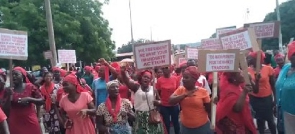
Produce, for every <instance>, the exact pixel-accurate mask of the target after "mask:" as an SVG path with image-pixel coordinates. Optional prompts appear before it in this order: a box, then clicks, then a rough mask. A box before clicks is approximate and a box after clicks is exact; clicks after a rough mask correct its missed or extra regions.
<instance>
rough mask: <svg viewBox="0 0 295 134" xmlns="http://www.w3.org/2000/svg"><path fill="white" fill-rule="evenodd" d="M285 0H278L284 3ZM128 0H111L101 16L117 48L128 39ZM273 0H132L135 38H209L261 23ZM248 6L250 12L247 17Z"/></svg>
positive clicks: (176, 41)
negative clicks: (228, 29) (231, 28)
mask: <svg viewBox="0 0 295 134" xmlns="http://www.w3.org/2000/svg"><path fill="white" fill-rule="evenodd" d="M284 1H287V0H280V3H281V2H284ZM128 3H129V2H128V0H110V3H109V5H105V6H104V7H103V12H104V17H105V18H106V19H108V21H109V23H110V27H111V28H113V35H112V40H114V41H115V42H116V46H117V47H120V46H121V45H122V44H126V43H127V42H128V41H130V40H131V35H130V19H129V4H128ZM275 5H276V1H275V0H131V10H132V22H133V35H134V39H135V40H136V39H139V38H144V39H151V31H152V39H153V40H156V41H160V40H167V39H171V42H172V43H173V44H183V43H192V42H198V41H200V40H201V39H206V38H209V37H210V36H211V35H212V34H213V33H214V32H215V29H216V28H221V27H227V26H237V27H241V26H243V24H244V23H245V22H247V23H249V22H261V21H263V19H264V17H265V15H266V14H267V13H269V12H272V11H274V9H275ZM247 8H249V11H250V13H249V14H248V18H247V17H246V12H247Z"/></svg>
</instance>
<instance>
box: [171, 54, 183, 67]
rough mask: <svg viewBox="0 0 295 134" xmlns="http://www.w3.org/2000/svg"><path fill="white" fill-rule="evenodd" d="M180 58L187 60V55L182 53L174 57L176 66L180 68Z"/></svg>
mask: <svg viewBox="0 0 295 134" xmlns="http://www.w3.org/2000/svg"><path fill="white" fill-rule="evenodd" d="M180 58H185V53H180V54H175V55H174V63H175V64H176V66H179V64H180V62H179V59H180Z"/></svg>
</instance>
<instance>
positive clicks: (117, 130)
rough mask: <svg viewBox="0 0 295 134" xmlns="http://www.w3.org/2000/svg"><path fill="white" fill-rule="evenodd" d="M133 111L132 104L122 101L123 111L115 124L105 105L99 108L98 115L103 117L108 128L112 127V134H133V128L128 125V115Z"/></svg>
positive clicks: (125, 100) (102, 104) (121, 110)
mask: <svg viewBox="0 0 295 134" xmlns="http://www.w3.org/2000/svg"><path fill="white" fill-rule="evenodd" d="M131 111H132V106H131V102H130V101H129V100H127V99H123V98H122V101H121V109H120V112H119V114H118V116H117V120H118V121H117V122H116V123H114V122H113V117H112V116H111V114H110V113H109V111H108V109H107V107H106V105H105V103H101V104H100V105H99V106H98V109H97V111H96V114H97V115H99V116H103V118H104V121H105V123H106V126H107V127H110V132H111V134H131V127H130V126H129V124H128V116H127V113H128V112H131Z"/></svg>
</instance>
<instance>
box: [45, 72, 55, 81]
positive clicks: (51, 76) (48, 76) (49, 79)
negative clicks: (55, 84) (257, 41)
mask: <svg viewBox="0 0 295 134" xmlns="http://www.w3.org/2000/svg"><path fill="white" fill-rule="evenodd" d="M52 79H53V75H52V73H47V74H46V75H45V76H44V80H45V82H46V83H50V82H51V81H52Z"/></svg>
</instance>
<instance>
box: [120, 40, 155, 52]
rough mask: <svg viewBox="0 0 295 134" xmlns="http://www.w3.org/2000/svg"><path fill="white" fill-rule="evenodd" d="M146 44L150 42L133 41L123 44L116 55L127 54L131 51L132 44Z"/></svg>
mask: <svg viewBox="0 0 295 134" xmlns="http://www.w3.org/2000/svg"><path fill="white" fill-rule="evenodd" d="M146 42H151V41H150V40H147V39H138V40H136V41H134V42H133V43H132V42H131V41H129V42H128V43H127V44H123V45H122V46H121V47H119V48H118V51H117V53H119V54H120V53H129V52H132V51H133V45H132V44H140V43H146Z"/></svg>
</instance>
